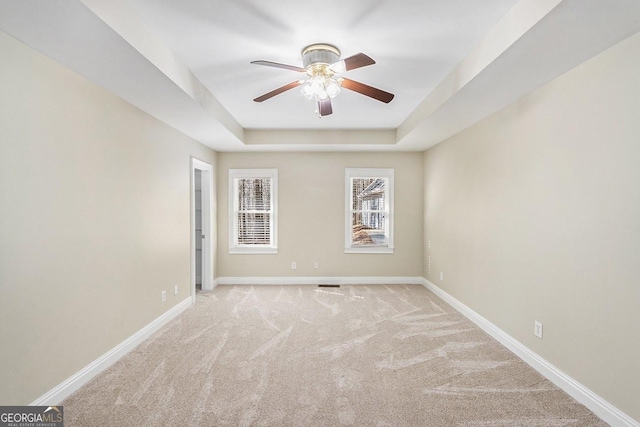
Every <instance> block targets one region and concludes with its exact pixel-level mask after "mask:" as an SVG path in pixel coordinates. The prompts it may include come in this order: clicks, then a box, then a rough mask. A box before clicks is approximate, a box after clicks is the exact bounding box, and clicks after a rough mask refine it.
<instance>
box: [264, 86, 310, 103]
mask: <svg viewBox="0 0 640 427" xmlns="http://www.w3.org/2000/svg"><path fill="white" fill-rule="evenodd" d="M301 84H302V83H301V82H300V81H295V82H291V83H289V84H287V85H284V86H282V87H279V88H278V89H274V90H272V91H271V92H268V93H265V94H264V95H262V96H259V97H257V98H256V99H254V101H255V102H262V101H266V100H267V99H269V98H272V97H274V96H276V95H280V94H281V93H282V92H286V91H288V90H289V89H293V88H294V87H297V86H300V85H301Z"/></svg>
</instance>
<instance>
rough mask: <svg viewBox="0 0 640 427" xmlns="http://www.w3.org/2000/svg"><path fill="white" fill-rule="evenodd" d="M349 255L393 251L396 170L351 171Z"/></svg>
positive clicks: (348, 215)
mask: <svg viewBox="0 0 640 427" xmlns="http://www.w3.org/2000/svg"><path fill="white" fill-rule="evenodd" d="M346 181H347V182H346V187H345V189H346V192H347V195H348V196H347V199H346V203H347V213H346V214H347V217H346V228H345V233H346V236H345V251H347V252H391V251H392V250H393V234H392V229H393V221H392V214H393V210H392V204H393V197H392V195H393V192H392V191H393V169H347V170H346Z"/></svg>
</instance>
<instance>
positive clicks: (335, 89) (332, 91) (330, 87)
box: [325, 79, 340, 98]
mask: <svg viewBox="0 0 640 427" xmlns="http://www.w3.org/2000/svg"><path fill="white" fill-rule="evenodd" d="M325 90H326V91H327V95H329V98H335V97H336V96H338V94H339V93H340V84H339V83H338V81H337V80H335V79H328V81H327V84H326V85H325Z"/></svg>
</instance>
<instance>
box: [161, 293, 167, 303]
mask: <svg viewBox="0 0 640 427" xmlns="http://www.w3.org/2000/svg"><path fill="white" fill-rule="evenodd" d="M161 295H162V302H165V301H166V300H167V291H162V294H161Z"/></svg>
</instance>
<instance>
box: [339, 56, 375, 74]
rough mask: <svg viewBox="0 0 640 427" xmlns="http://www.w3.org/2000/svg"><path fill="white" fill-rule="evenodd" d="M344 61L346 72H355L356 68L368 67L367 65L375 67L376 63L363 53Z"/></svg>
mask: <svg viewBox="0 0 640 427" xmlns="http://www.w3.org/2000/svg"><path fill="white" fill-rule="evenodd" d="M343 61H344V70H345V71H349V70H355V69H356V68H361V67H366V66H367V65H373V64H375V63H376V61H374V60H373V59H371V58H369V57H368V56H367V55H365V54H364V53H362V52H361V53H357V54H355V55H353V56H350V57H348V58H345V59H343Z"/></svg>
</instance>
